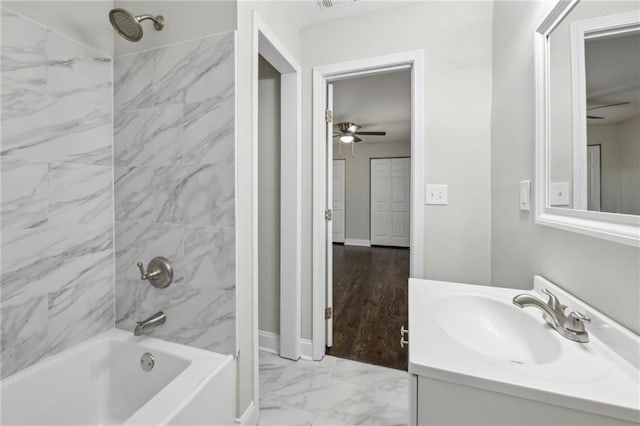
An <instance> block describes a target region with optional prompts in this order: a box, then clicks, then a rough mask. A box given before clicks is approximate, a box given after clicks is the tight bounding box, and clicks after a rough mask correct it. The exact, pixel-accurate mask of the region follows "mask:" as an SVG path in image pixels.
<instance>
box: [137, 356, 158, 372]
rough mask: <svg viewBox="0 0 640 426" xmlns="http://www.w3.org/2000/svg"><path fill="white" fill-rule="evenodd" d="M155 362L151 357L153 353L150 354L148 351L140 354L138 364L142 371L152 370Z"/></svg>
mask: <svg viewBox="0 0 640 426" xmlns="http://www.w3.org/2000/svg"><path fill="white" fill-rule="evenodd" d="M155 364H156V360H155V359H154V358H153V355H152V354H150V353H149V352H147V353H146V354H144V355H142V357H141V358H140V366H141V367H142V369H143V370H144V371H151V370H153V366H154V365H155Z"/></svg>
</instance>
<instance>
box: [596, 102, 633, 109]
mask: <svg viewBox="0 0 640 426" xmlns="http://www.w3.org/2000/svg"><path fill="white" fill-rule="evenodd" d="M630 103H631V102H630V101H627V102H618V103H615V104H609V105H600V106H595V107H591V108H587V111H591V110H592V109H600V108H609V107H612V106H618V105H627V104H630Z"/></svg>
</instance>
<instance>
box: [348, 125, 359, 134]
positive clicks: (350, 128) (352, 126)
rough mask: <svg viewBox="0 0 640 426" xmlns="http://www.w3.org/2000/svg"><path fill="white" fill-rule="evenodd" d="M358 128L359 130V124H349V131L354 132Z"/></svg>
mask: <svg viewBox="0 0 640 426" xmlns="http://www.w3.org/2000/svg"><path fill="white" fill-rule="evenodd" d="M357 130H358V126H357V125H355V124H353V123H352V124H351V126H349V128H348V129H347V132H351V133H354V132H356V131H357Z"/></svg>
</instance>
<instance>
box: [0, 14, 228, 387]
mask: <svg viewBox="0 0 640 426" xmlns="http://www.w3.org/2000/svg"><path fill="white" fill-rule="evenodd" d="M233 40H234V39H233V33H228V34H225V35H221V36H214V37H209V38H206V39H201V40H196V41H194V42H188V43H183V44H179V45H175V46H171V47H166V48H160V49H156V50H153V51H147V52H143V53H140V54H137V55H131V56H127V57H122V58H118V59H116V60H115V61H114V63H113V66H112V61H111V59H110V58H108V57H106V56H103V55H101V54H99V53H97V52H95V51H94V50H92V49H90V48H87V47H85V46H83V45H81V44H79V43H77V42H75V41H73V40H70V39H68V38H66V37H64V36H61V35H59V34H57V33H55V32H52V31H49V30H47V29H46V28H44V27H41V26H39V25H37V24H34V23H32V22H31V21H28V20H25V19H23V18H22V17H19V16H17V15H15V14H12V13H10V12H8V11H7V10H6V9H4V8H3V9H2V146H1V147H0V161H1V173H2V200H1V216H0V218H1V224H2V241H1V243H2V254H3V256H2V279H1V286H0V293H1V298H0V304H1V306H0V307H1V315H2V330H1V331H2V341H1V342H0V346H1V353H0V356H1V361H2V371H1V373H2V377H6V376H8V375H10V374H13V373H14V372H16V371H19V370H21V369H23V368H26V367H28V366H29V365H31V364H33V363H35V362H37V361H39V360H41V359H43V358H45V357H46V356H48V355H50V354H54V353H57V352H59V351H61V350H64V349H66V348H68V347H70V346H72V345H74V344H77V343H79V342H81V341H83V340H85V339H87V338H89V337H91V336H93V335H95V334H97V333H100V332H102V331H104V330H107V329H109V328H111V327H113V325H114V321H117V326H118V327H120V328H125V329H131V328H132V327H133V324H134V322H135V321H136V320H138V319H140V318H142V317H144V316H146V315H147V314H150V313H153V312H155V311H157V310H160V309H163V310H164V311H165V312H166V313H167V317H168V321H167V324H165V326H163V327H161V329H158V330H155V331H154V332H153V333H152V334H154V335H155V336H157V337H160V338H165V339H167V340H173V341H178V342H181V343H186V344H190V345H193V346H197V347H202V348H206V349H213V350H216V351H220V352H226V353H233V351H234V348H235V301H234V300H235V282H234V280H235V248H234V247H235V231H234V224H235V218H234V204H235V200H234V196H235V194H234V179H233V177H234V174H233V173H234V171H233V170H234V165H233V164H234V143H233V139H234V134H233V129H234V126H233V124H234V99H233V98H234V93H233V79H234V69H233V66H234V65H233V64H234V58H233V50H234V44H233ZM138 65H140V66H138ZM112 71H113V72H114V74H115V84H114V86H113V88H112ZM143 73H144V74H143ZM112 104H113V106H112ZM114 108H115V122H114V116H113V115H112V111H113V109H114ZM114 134H115V141H113V139H114ZM112 141H113V143H112ZM132 142H136V144H135V145H134V144H133V143H132ZM114 163H115V168H114ZM114 174H115V193H114V189H113V188H114V182H113V175H114ZM114 197H115V218H116V224H115V235H116V239H115V244H114V239H113V235H114V223H113V213H112V212H113V210H112V209H113V208H114V206H113V200H114ZM114 245H115V257H116V271H118V274H117V276H116V277H115V281H116V297H115V298H114V286H113V282H114V270H113V260H114V259H113V256H114ZM157 255H164V256H167V257H169V258H170V259H171V260H172V262H173V263H174V266H175V268H176V281H175V283H174V284H173V285H172V286H171V287H169V288H168V289H166V290H157V289H154V288H153V287H151V286H150V285H148V284H147V283H146V282H142V281H140V280H139V279H138V272H137V269H135V262H137V261H138V260H142V261H143V262H145V263H146V262H148V261H149V260H150V259H151V258H152V257H154V256H157ZM115 300H117V303H115V306H114V301H115ZM114 308H115V310H116V313H117V315H116V318H114Z"/></svg>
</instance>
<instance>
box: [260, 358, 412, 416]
mask: <svg viewBox="0 0 640 426" xmlns="http://www.w3.org/2000/svg"><path fill="white" fill-rule="evenodd" d="M408 422H409V376H408V375H407V373H406V372H404V371H400V370H395V369H391V368H386V367H378V366H375V365H369V364H364V363H361V362H356V361H351V360H347V359H342V358H336V357H333V356H325V358H324V359H323V360H322V361H305V360H300V361H297V362H294V361H290V360H286V359H283V358H280V357H279V356H277V355H274V354H270V353H267V352H260V420H259V421H258V424H259V425H260V426H276V425H277V426H294V425H305V426H308V425H313V426H319V425H367V426H369V425H381V426H382V425H384V426H391V425H406V424H408Z"/></svg>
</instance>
